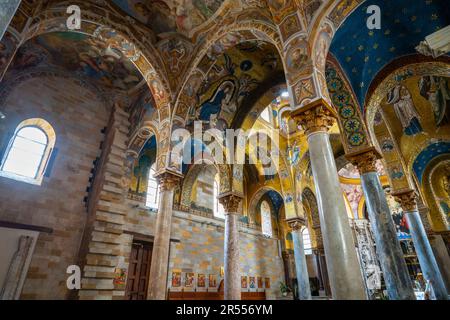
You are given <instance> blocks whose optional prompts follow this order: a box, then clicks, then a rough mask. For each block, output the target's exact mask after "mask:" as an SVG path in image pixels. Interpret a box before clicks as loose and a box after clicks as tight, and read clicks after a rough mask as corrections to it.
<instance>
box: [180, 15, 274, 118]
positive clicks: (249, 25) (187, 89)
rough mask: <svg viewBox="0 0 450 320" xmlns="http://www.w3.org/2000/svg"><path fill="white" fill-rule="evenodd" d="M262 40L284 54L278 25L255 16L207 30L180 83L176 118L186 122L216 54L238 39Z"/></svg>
mask: <svg viewBox="0 0 450 320" xmlns="http://www.w3.org/2000/svg"><path fill="white" fill-rule="evenodd" d="M251 40H260V41H265V42H268V43H271V44H272V45H274V46H275V48H276V49H277V51H278V54H279V55H280V56H282V52H283V51H282V45H281V39H280V36H279V33H278V31H277V28H276V27H275V26H274V25H273V24H269V23H268V22H266V21H260V20H256V19H252V20H249V21H245V20H244V21H239V22H235V23H233V24H231V25H228V26H224V27H222V28H220V29H219V30H217V31H216V32H215V33H211V34H208V36H207V39H206V40H205V41H204V45H203V46H201V47H200V48H199V49H198V50H197V52H196V58H195V60H194V61H192V63H191V66H190V68H189V70H188V71H187V73H186V77H185V80H184V82H183V84H182V85H181V89H180V92H179V94H178V97H177V100H176V101H177V102H176V105H175V106H174V112H173V119H174V120H175V119H176V120H177V121H179V122H180V123H181V124H183V125H185V124H186V121H187V119H188V113H189V109H190V107H191V106H192V105H193V104H194V103H195V102H196V101H195V100H196V97H195V94H196V92H198V90H199V89H200V85H201V84H202V81H203V80H204V79H205V78H206V76H207V73H208V71H209V68H210V67H211V66H212V64H214V62H215V60H214V55H217V54H221V53H222V52H224V51H225V50H227V49H231V48H233V47H235V46H236V45H238V44H239V43H242V42H246V41H251Z"/></svg>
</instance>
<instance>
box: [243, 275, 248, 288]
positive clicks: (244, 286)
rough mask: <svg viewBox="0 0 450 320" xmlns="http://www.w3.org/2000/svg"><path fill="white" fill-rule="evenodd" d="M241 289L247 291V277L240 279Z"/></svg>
mask: <svg viewBox="0 0 450 320" xmlns="http://www.w3.org/2000/svg"><path fill="white" fill-rule="evenodd" d="M241 287H242V289H247V287H248V283H247V276H243V277H241Z"/></svg>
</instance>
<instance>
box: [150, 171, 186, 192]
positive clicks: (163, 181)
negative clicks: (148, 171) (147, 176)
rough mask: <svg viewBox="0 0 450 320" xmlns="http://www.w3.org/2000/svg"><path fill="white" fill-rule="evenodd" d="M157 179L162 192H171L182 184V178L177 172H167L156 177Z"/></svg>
mask: <svg viewBox="0 0 450 320" xmlns="http://www.w3.org/2000/svg"><path fill="white" fill-rule="evenodd" d="M155 178H156V179H157V180H158V184H159V187H160V189H161V191H171V190H174V189H175V187H176V186H177V185H179V184H180V182H181V179H182V176H181V175H179V174H177V173H175V172H169V171H165V172H163V173H160V174H158V175H156V176H155Z"/></svg>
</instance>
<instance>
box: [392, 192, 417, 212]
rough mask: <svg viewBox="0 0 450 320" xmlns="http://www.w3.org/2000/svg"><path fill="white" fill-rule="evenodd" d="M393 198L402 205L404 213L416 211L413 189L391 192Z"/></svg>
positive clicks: (415, 195) (415, 198)
mask: <svg viewBox="0 0 450 320" xmlns="http://www.w3.org/2000/svg"><path fill="white" fill-rule="evenodd" d="M392 195H393V196H394V198H395V200H396V201H397V202H398V203H399V204H400V205H401V206H402V209H403V211H405V213H408V212H413V211H418V207H417V193H416V192H415V191H414V190H411V189H410V190H407V191H402V192H399V193H395V192H394V193H392Z"/></svg>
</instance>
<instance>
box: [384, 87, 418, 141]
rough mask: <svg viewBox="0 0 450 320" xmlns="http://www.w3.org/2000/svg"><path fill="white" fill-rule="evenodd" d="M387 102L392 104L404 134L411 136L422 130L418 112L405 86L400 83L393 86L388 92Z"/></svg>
mask: <svg viewBox="0 0 450 320" xmlns="http://www.w3.org/2000/svg"><path fill="white" fill-rule="evenodd" d="M387 103H388V104H390V105H392V106H393V108H394V111H395V114H396V116H397V118H398V120H399V121H400V123H401V125H402V127H403V131H404V133H405V135H407V136H413V135H416V134H418V133H420V132H422V131H423V129H422V126H421V124H420V116H419V113H418V112H417V109H416V107H415V106H414V102H413V99H412V97H411V93H410V92H409V90H408V88H407V87H405V86H404V85H401V84H399V85H397V86H395V87H394V89H392V90H391V92H389V94H388V97H387Z"/></svg>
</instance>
